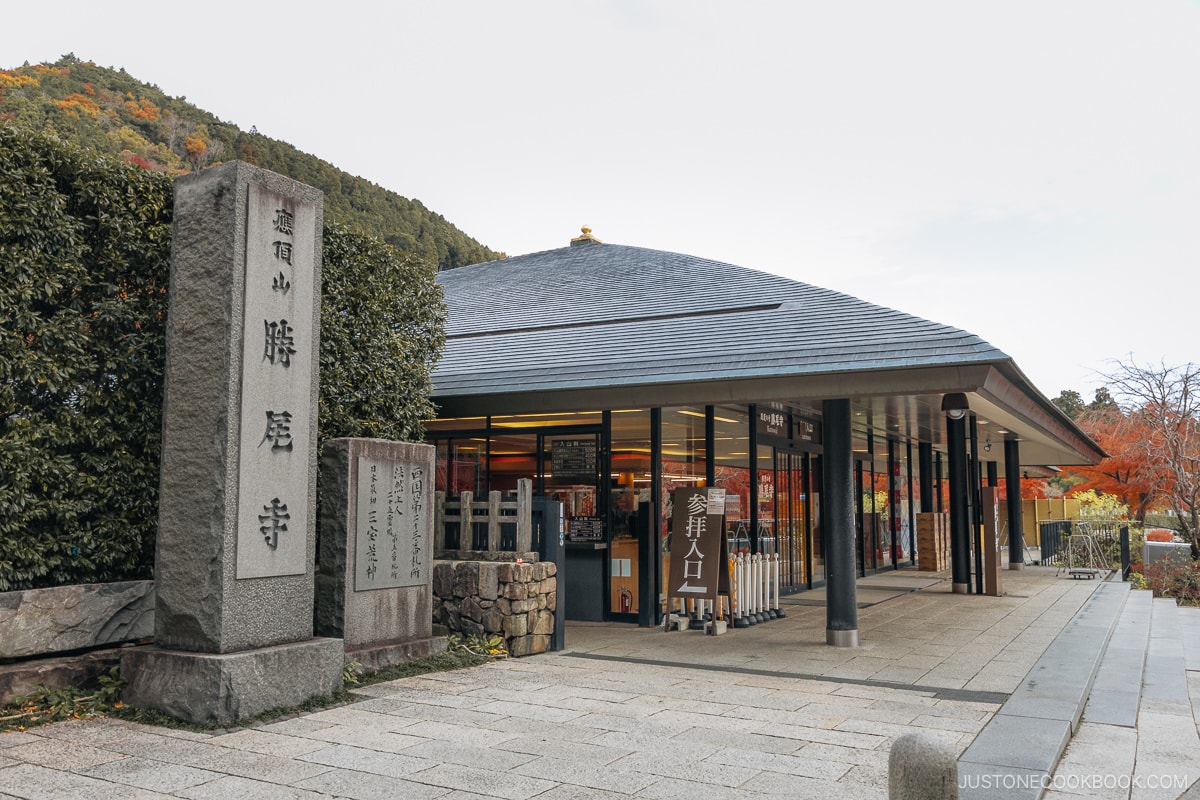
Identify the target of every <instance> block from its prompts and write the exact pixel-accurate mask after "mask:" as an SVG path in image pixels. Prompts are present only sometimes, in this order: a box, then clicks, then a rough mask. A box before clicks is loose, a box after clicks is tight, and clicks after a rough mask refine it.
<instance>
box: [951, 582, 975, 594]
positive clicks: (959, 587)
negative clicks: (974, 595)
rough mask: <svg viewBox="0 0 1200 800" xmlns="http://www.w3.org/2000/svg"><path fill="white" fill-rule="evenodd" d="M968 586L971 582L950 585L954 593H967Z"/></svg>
mask: <svg viewBox="0 0 1200 800" xmlns="http://www.w3.org/2000/svg"><path fill="white" fill-rule="evenodd" d="M970 586H971V584H969V583H955V584H952V585H951V589H952V590H953V592H954V594H968V593H969V592H968V589H969V588H970Z"/></svg>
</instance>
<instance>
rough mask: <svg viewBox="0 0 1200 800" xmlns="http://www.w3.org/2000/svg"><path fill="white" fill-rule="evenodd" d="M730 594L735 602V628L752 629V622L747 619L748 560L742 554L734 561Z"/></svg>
mask: <svg viewBox="0 0 1200 800" xmlns="http://www.w3.org/2000/svg"><path fill="white" fill-rule="evenodd" d="M730 594H731V595H732V597H731V600H732V601H733V627H735V628H748V627H750V621H749V620H748V619H746V558H745V556H743V555H742V554H741V553H738V554H737V556H736V557H735V558H734V559H733V586H732V587H731V592H730Z"/></svg>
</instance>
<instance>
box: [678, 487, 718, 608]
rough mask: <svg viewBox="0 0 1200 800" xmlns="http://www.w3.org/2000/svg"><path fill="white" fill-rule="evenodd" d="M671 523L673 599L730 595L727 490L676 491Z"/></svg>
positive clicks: (705, 488)
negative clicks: (726, 535) (726, 523)
mask: <svg viewBox="0 0 1200 800" xmlns="http://www.w3.org/2000/svg"><path fill="white" fill-rule="evenodd" d="M673 496H674V505H675V514H674V516H673V517H672V522H671V569H670V574H669V575H668V581H667V595H668V596H669V597H688V598H694V599H708V600H712V601H713V602H716V599H717V595H718V594H726V593H728V592H729V562H728V556H727V552H728V547H727V545H726V543H725V542H726V537H725V490H724V489H717V488H713V487H691V488H682V489H676V490H675V491H674V493H673Z"/></svg>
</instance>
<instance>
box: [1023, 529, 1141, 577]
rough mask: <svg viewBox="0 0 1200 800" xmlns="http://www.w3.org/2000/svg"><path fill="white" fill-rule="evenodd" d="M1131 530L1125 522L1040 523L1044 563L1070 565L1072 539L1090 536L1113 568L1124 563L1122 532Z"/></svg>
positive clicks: (1047, 564) (1039, 537)
mask: <svg viewBox="0 0 1200 800" xmlns="http://www.w3.org/2000/svg"><path fill="white" fill-rule="evenodd" d="M1128 526H1129V520H1124V519H1046V520H1041V521H1040V522H1038V539H1039V542H1040V550H1041V562H1042V564H1043V565H1046V566H1051V567H1061V566H1063V565H1064V564H1065V563H1066V558H1067V556H1068V552H1069V551H1068V546H1069V542H1070V538H1071V537H1072V536H1088V537H1090V538H1091V539H1092V540H1093V541H1094V542H1095V543H1096V547H1097V549H1098V550H1099V552H1100V554H1101V555H1102V556H1103V558H1104V559H1105V560H1106V561H1107V563H1108V565H1109V567H1111V568H1115V567H1116V565H1118V564H1120V563H1121V529H1122V528H1126V527H1128Z"/></svg>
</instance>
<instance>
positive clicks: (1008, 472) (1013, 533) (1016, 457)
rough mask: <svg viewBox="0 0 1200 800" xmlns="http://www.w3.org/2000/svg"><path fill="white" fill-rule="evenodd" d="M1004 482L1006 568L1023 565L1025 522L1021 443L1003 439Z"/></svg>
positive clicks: (1018, 567)
mask: <svg viewBox="0 0 1200 800" xmlns="http://www.w3.org/2000/svg"><path fill="white" fill-rule="evenodd" d="M1004 484H1005V487H1004V488H1005V491H1006V492H1007V494H1008V501H1007V502H1008V568H1009V569H1021V568H1022V567H1024V566H1025V524H1024V521H1023V520H1022V518H1021V513H1022V504H1021V443H1020V442H1018V441H1017V440H1016V439H1005V440H1004Z"/></svg>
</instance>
